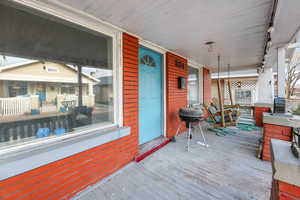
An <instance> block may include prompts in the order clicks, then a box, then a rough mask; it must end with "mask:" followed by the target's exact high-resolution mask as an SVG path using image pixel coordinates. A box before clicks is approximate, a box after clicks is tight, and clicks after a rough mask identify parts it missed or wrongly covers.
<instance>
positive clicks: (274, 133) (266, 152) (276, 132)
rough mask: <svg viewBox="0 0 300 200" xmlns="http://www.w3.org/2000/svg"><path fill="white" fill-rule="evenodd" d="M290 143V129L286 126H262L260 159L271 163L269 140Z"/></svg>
mask: <svg viewBox="0 0 300 200" xmlns="http://www.w3.org/2000/svg"><path fill="white" fill-rule="evenodd" d="M272 138H273V139H278V140H285V141H291V139H292V128H290V127H286V126H277V125H272V124H264V135H263V150H262V159H263V160H266V161H271V149H270V148H271V147H270V145H271V139H272Z"/></svg>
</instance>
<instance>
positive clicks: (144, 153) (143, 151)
mask: <svg viewBox="0 0 300 200" xmlns="http://www.w3.org/2000/svg"><path fill="white" fill-rule="evenodd" d="M169 142H171V140H170V139H169V138H165V137H159V138H156V139H154V140H151V141H150V142H147V143H145V144H142V145H140V146H139V154H138V155H137V156H136V157H135V161H136V162H140V161H142V160H143V159H145V158H146V157H148V156H149V155H151V154H152V153H154V152H156V151H157V150H159V149H160V148H162V147H164V146H165V145H167V144H168V143H169Z"/></svg>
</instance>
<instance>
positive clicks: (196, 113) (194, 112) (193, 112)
mask: <svg viewBox="0 0 300 200" xmlns="http://www.w3.org/2000/svg"><path fill="white" fill-rule="evenodd" d="M179 116H181V117H193V118H201V117H203V111H202V109H200V108H180V109H179Z"/></svg>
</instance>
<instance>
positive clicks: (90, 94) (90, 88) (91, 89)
mask: <svg viewBox="0 0 300 200" xmlns="http://www.w3.org/2000/svg"><path fill="white" fill-rule="evenodd" d="M88 87H89V96H94V89H93V83H89V86H88Z"/></svg>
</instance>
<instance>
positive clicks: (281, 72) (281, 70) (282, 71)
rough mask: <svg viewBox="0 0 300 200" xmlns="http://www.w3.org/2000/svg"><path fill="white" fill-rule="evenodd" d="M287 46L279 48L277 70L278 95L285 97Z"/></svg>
mask: <svg viewBox="0 0 300 200" xmlns="http://www.w3.org/2000/svg"><path fill="white" fill-rule="evenodd" d="M285 51H286V50H285V48H278V49H277V71H278V97H282V98H285V97H286V95H285V87H286V86H285V85H286V83H285V75H286V63H285Z"/></svg>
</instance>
